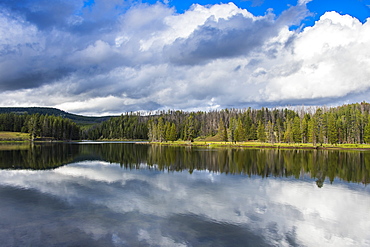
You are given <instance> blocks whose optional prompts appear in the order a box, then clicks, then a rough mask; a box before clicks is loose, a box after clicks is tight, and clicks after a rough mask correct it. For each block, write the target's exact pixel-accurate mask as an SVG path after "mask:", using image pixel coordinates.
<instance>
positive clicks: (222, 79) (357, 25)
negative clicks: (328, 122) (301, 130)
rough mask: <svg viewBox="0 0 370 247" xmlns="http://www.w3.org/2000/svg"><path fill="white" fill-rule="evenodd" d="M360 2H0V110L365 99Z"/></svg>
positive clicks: (369, 34) (112, 110) (120, 109)
mask: <svg viewBox="0 0 370 247" xmlns="http://www.w3.org/2000/svg"><path fill="white" fill-rule="evenodd" d="M369 17H370V0H341V1H335V0H325V1H322V0H298V1H297V0H281V1H276V0H240V1H233V2H227V1H225V2H220V1H211V0H199V1H175V0H172V1H171V0H162V1H155V0H154V1H153V0H149V1H136V0H88V1H82V0H81V1H80V0H53V1H46V0H0V106H42V107H56V108H59V109H62V110H65V111H68V112H72V113H76V114H83V115H94V116H100V115H112V114H121V113H124V112H130V111H144V112H149V111H156V110H166V109H172V110H185V111H197V110H202V111H210V110H217V109H224V108H247V107H252V108H257V109H258V108H260V107H271V108H274V107H285V106H294V105H299V106H301V105H305V106H310V105H315V106H317V105H326V106H335V105H342V104H348V103H355V102H362V101H370V100H369V96H370V19H368V18H369Z"/></svg>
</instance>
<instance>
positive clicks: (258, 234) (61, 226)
mask: <svg viewBox="0 0 370 247" xmlns="http://www.w3.org/2000/svg"><path fill="white" fill-rule="evenodd" d="M369 182H370V152H369V151H318V150H269V149H261V150H259V149H207V148H188V147H163V146H151V145H146V144H133V143H70V144H43V145H1V146H0V245H1V246H370V234H369V230H370V188H369V186H367V185H366V184H367V183H369Z"/></svg>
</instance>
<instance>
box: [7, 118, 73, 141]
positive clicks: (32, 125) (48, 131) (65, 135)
mask: <svg viewBox="0 0 370 247" xmlns="http://www.w3.org/2000/svg"><path fill="white" fill-rule="evenodd" d="M0 131H15V132H24V133H29V134H30V139H31V140H34V139H35V138H40V137H41V138H44V137H48V138H52V139H55V140H78V139H80V128H79V127H78V126H77V124H76V123H74V122H73V121H72V120H70V119H66V118H62V117H60V116H58V117H56V116H49V115H40V114H39V113H36V114H32V115H28V114H21V115H19V114H15V113H3V114H0Z"/></svg>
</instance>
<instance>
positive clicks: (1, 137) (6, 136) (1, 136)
mask: <svg viewBox="0 0 370 247" xmlns="http://www.w3.org/2000/svg"><path fill="white" fill-rule="evenodd" d="M29 139H30V135H29V134H27V133H21V132H9V131H0V141H28V140H29Z"/></svg>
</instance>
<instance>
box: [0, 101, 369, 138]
mask: <svg viewBox="0 0 370 247" xmlns="http://www.w3.org/2000/svg"><path fill="white" fill-rule="evenodd" d="M369 113H370V104H368V103H365V102H363V103H360V104H351V105H343V106H340V107H335V108H325V107H323V108H308V107H307V108H305V109H301V110H299V111H298V110H296V111H294V110H290V109H268V108H262V109H260V110H255V109H251V108H248V109H225V110H220V111H210V112H201V111H199V112H190V113H189V112H183V111H160V112H156V113H155V114H151V115H146V116H141V115H140V114H137V113H127V114H122V115H121V116H119V117H111V118H110V119H109V120H107V121H104V122H102V123H99V124H95V125H93V126H91V127H90V128H84V130H83V131H82V132H81V131H80V130H79V128H78V127H77V126H75V125H74V123H73V122H72V121H71V120H69V119H66V118H63V117H61V116H50V115H44V114H32V115H29V114H19V112H18V113H14V112H11V113H5V114H0V131H22V132H27V133H30V137H31V138H36V137H53V138H55V139H58V140H68V139H75V138H77V137H79V138H84V139H91V140H97V139H117V140H127V139H149V140H150V141H161V142H163V141H174V140H178V139H181V140H187V141H193V140H194V139H196V138H198V137H202V138H205V137H214V136H215V135H217V137H216V139H218V140H222V141H233V142H236V141H237V142H240V141H246V140H259V141H262V142H265V141H269V142H272V143H273V142H288V143H306V142H311V143H313V144H315V145H316V144H322V143H331V144H336V143H364V142H366V143H369V142H370V119H369V116H370V114H369ZM80 134H81V135H80Z"/></svg>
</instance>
